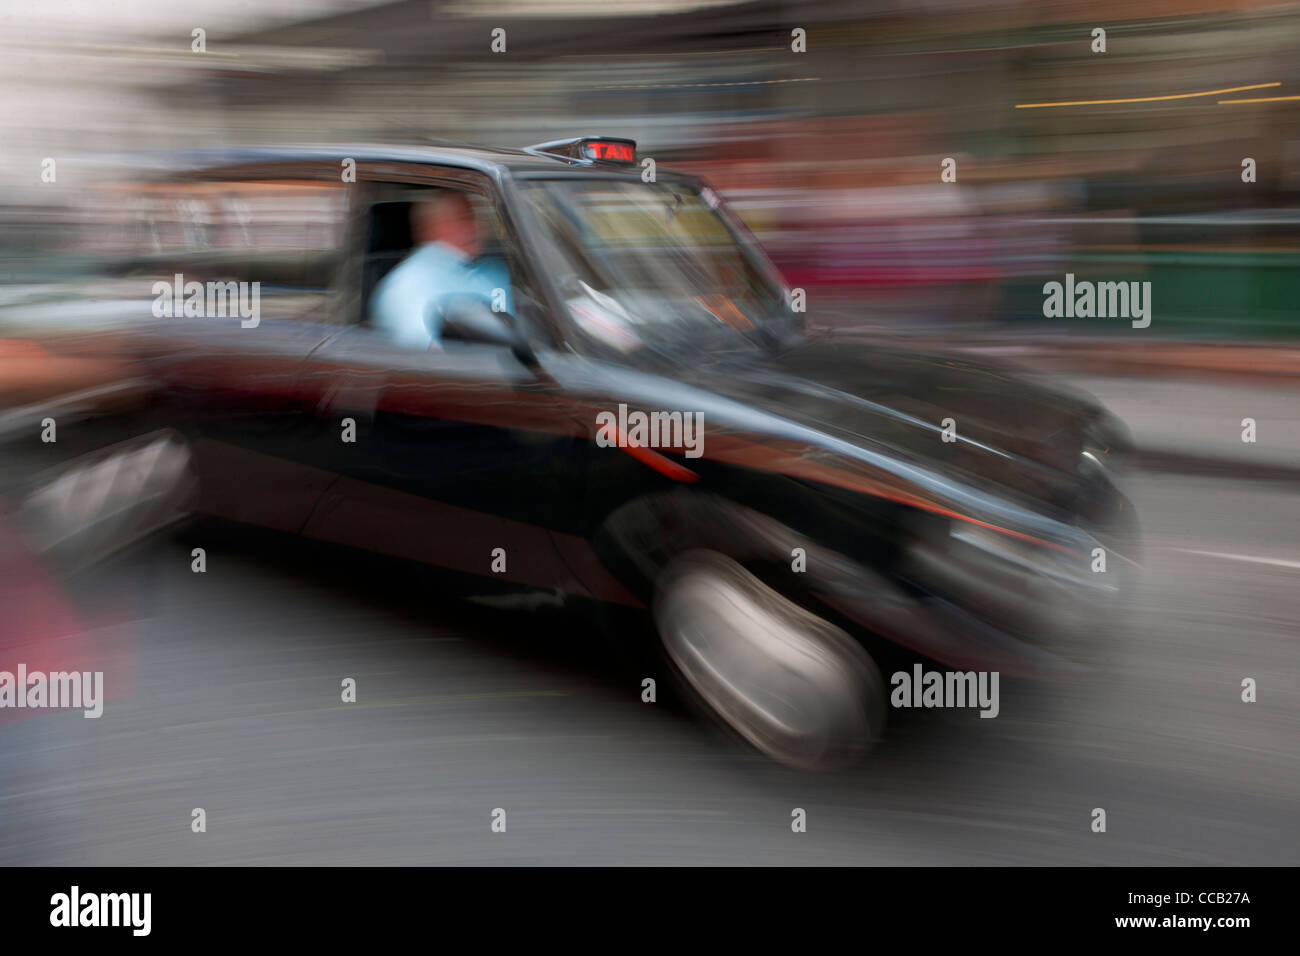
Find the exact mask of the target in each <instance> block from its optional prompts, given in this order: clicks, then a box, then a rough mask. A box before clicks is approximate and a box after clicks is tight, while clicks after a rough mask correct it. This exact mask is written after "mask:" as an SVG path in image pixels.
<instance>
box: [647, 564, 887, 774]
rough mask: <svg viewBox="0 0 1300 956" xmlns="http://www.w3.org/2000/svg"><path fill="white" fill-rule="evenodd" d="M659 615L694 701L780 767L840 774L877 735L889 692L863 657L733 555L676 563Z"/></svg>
mask: <svg viewBox="0 0 1300 956" xmlns="http://www.w3.org/2000/svg"><path fill="white" fill-rule="evenodd" d="M654 617H655V625H656V628H657V630H658V632H659V637H660V640H661V641H662V642H663V646H664V649H665V651H666V653H667V655H668V658H669V660H670V661H671V663H672V666H673V668H674V669H675V670H676V672H677V675H678V676H679V677H680V678H681V681H682V683H684V684H685V685H686V689H687V692H688V695H690V696H692V697H693V698H695V700H696V701H697V702H698V703H702V704H703V705H704V706H705V707H706V708H707V709H708V710H709V711H710V712H712V714H713V715H715V716H716V717H717V718H718V719H720V720H721V721H722V722H723V723H724V724H725V725H726V726H727V727H729V728H730V729H731V730H732V731H734V732H735V733H736V734H738V735H739V736H740V737H742V738H743V739H745V740H746V741H748V742H749V743H750V744H751V745H752V746H754V747H756V748H757V749H758V750H759V751H761V752H762V753H764V754H766V755H767V756H769V757H771V758H773V759H774V760H777V761H780V762H781V763H784V764H786V765H788V766H791V767H795V768H798V769H801V770H830V769H835V768H839V767H843V766H847V765H849V764H852V763H854V762H856V761H858V760H859V759H860V758H861V757H862V755H863V754H864V753H865V752H866V751H867V750H868V749H869V748H870V747H871V745H872V744H873V743H874V742H875V741H876V739H877V738H878V737H879V735H880V732H881V729H882V728H883V725H884V720H885V712H886V711H885V698H886V691H885V684H884V681H883V680H882V678H881V676H880V672H879V670H878V669H877V668H876V665H875V663H874V662H873V661H872V660H871V657H870V656H869V655H868V654H867V652H866V651H865V650H863V649H862V647H861V646H860V645H859V644H858V643H857V642H856V641H854V640H853V639H852V638H851V637H849V635H848V634H846V633H845V632H844V631H842V630H840V629H839V628H838V627H835V626H834V625H833V624H831V623H830V622H828V621H825V620H823V619H822V618H820V617H818V616H817V615H815V614H813V613H811V612H810V611H808V610H806V609H804V608H802V607H800V606H799V605H797V604H795V603H794V602H792V601H790V600H789V599H788V598H786V597H784V596H782V595H781V594H779V593H778V592H776V591H774V590H773V589H772V588H770V587H768V586H767V585H766V584H764V583H763V582H762V581H761V580H759V579H758V578H757V577H755V576H754V575H753V574H751V573H750V572H749V571H748V570H746V569H745V568H744V567H743V566H742V565H740V564H738V563H737V562H736V561H734V560H732V559H731V558H728V557H726V556H725V555H722V554H720V553H718V552H714V551H689V552H686V553H685V554H682V555H680V556H678V557H677V558H675V559H674V560H673V561H672V562H671V563H670V564H669V565H668V566H667V567H666V568H665V569H664V572H663V574H662V575H661V576H660V579H659V581H658V582H657V585H656V593H655V600H654Z"/></svg>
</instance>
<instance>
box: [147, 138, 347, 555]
mask: <svg viewBox="0 0 1300 956" xmlns="http://www.w3.org/2000/svg"><path fill="white" fill-rule="evenodd" d="M153 193H154V194H155V209H156V212H155V220H156V221H155V223H154V225H155V227H156V229H157V231H158V233H159V234H160V235H163V236H166V237H168V240H169V241H168V244H167V245H166V246H165V247H164V249H163V252H162V253H161V254H159V256H158V257H156V258H157V259H158V261H156V262H153V263H152V266H153V268H152V269H151V270H150V271H151V272H153V273H154V277H157V276H158V275H161V276H162V277H163V278H162V279H160V281H159V282H158V283H156V284H154V286H153V288H154V290H155V301H154V309H153V313H154V316H155V317H156V321H155V322H153V323H151V324H149V325H148V326H147V327H146V328H145V329H144V330H143V331H142V334H141V335H140V336H139V342H140V345H139V350H140V352H141V356H142V358H143V360H144V361H145V363H146V365H147V367H148V370H149V372H150V377H151V379H152V380H154V381H156V382H157V383H159V385H160V386H161V388H160V392H159V394H160V402H162V403H165V404H166V405H167V406H169V407H168V408H167V409H166V410H165V417H166V418H167V419H168V420H170V421H172V422H175V423H176V424H177V427H178V428H179V429H180V430H181V431H182V432H183V433H184V435H185V436H186V438H187V439H189V441H190V445H191V449H192V452H193V454H194V458H195V462H196V465H197V468H198V473H199V478H200V481H199V488H200V499H199V501H198V503H197V507H198V510H200V511H201V512H204V513H208V514H213V515H217V516H220V517H223V518H228V519H232V520H236V521H240V522H243V523H248V524H255V525H261V526H266V527H271V528H275V529H278V530H284V531H290V532H297V531H298V530H300V529H301V527H302V525H303V524H304V522H305V521H306V519H307V517H308V515H309V514H310V513H311V511H312V509H313V508H314V506H315V504H316V501H317V499H318V498H319V496H320V494H321V492H322V491H323V490H324V488H325V486H326V485H327V484H328V482H329V480H330V477H331V476H329V475H328V474H326V473H324V472H321V471H319V470H315V469H313V468H311V467H310V466H309V465H307V464H306V463H305V459H306V458H307V457H308V451H309V444H308V440H309V437H310V434H311V430H310V428H309V423H310V421H311V416H312V414H313V411H314V406H313V405H312V404H311V403H310V401H309V400H308V399H307V398H306V397H305V395H304V393H303V392H302V390H301V388H300V385H301V378H300V376H301V373H302V369H303V363H304V361H305V360H306V358H307V356H308V355H309V354H310V353H311V352H312V350H313V349H314V348H316V347H317V346H318V345H319V344H321V343H322V342H323V341H325V340H326V339H328V338H329V337H330V336H331V335H333V334H335V333H336V332H337V331H338V328H339V326H338V325H337V323H336V312H335V309H336V302H337V289H336V288H335V275H336V273H337V270H338V261H339V259H340V256H341V253H342V251H343V242H344V236H345V226H346V222H347V219H348V212H349V208H350V201H351V197H350V195H349V194H348V192H347V190H346V189H345V188H344V187H343V184H341V183H339V182H338V177H337V174H336V173H335V172H334V170H333V169H332V168H328V167H326V168H323V169H322V168H317V167H315V166H313V165H311V164H297V163H283V162H281V163H273V164H268V165H263V166H257V167H252V168H240V169H222V170H213V171H211V172H210V173H207V174H203V175H201V176H200V177H198V178H196V179H195V180H193V181H187V182H184V183H164V184H160V185H159V186H158V187H156V188H155V189H154V190H153ZM142 282H144V283H145V285H143V286H142V288H149V285H148V282H149V280H142ZM214 286H215V287H217V288H218V289H219V290H220V291H222V293H223V294H222V295H221V296H220V297H217V296H214V294H213V287H214ZM191 288H192V289H193V290H194V291H195V292H196V293H197V292H198V291H199V290H200V288H201V289H202V290H203V293H204V294H203V295H202V299H203V301H202V303H199V302H195V303H194V305H195V306H196V308H194V309H193V310H190V309H189V308H182V302H181V300H182V298H184V299H186V300H188V299H189V298H190V293H189V292H188V291H186V290H189V289H191ZM173 290H174V291H173ZM236 298H238V301H239V307H238V308H236V307H235V306H234V300H235V299H236ZM185 305H186V306H188V305H189V302H188V301H187V302H186V303H185ZM167 306H170V308H169V307H167ZM214 306H215V308H214ZM245 312H247V313H248V314H247V315H245V314H244V313H245ZM159 411H160V412H162V410H159Z"/></svg>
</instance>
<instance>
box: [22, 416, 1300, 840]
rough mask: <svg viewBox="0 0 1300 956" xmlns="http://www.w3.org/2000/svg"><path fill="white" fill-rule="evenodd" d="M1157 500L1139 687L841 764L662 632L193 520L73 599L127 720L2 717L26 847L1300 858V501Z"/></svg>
mask: <svg viewBox="0 0 1300 956" xmlns="http://www.w3.org/2000/svg"><path fill="white" fill-rule="evenodd" d="M1236 416H1237V411H1236V410H1233V412H1232V415H1230V416H1228V417H1229V418H1232V417H1236ZM1129 491H1130V494H1131V497H1133V499H1134V501H1135V503H1136V505H1137V508H1138V513H1139V515H1140V517H1141V520H1142V523H1143V527H1144V531H1145V543H1146V557H1145V568H1144V571H1143V574H1142V577H1141V580H1140V583H1139V586H1138V591H1137V593H1136V595H1135V608H1134V612H1133V615H1132V620H1131V626H1130V628H1129V629H1128V632H1127V635H1126V651H1125V659H1124V662H1123V665H1124V666H1123V667H1122V669H1121V671H1120V673H1119V675H1118V676H1117V677H1116V678H1115V679H1114V680H1112V681H1109V682H1105V683H1101V684H1088V685H1041V686H1033V687H1030V686H1023V685H1019V686H1017V685H1010V684H1008V683H1006V682H1004V684H1003V687H1002V701H1001V713H1000V715H999V716H998V718H997V719H994V720H987V719H979V718H978V716H977V712H976V711H973V710H968V711H942V710H930V711H893V712H892V713H891V716H890V721H891V723H890V727H889V732H888V735H887V737H886V739H885V740H884V741H883V742H882V744H881V745H880V746H879V747H878V749H877V750H876V751H875V752H874V753H873V754H872V755H871V756H870V758H869V759H868V760H867V761H866V762H864V763H863V764H862V765H861V766H860V767H857V768H854V769H852V770H850V771H845V772H841V773H836V774H830V775H807V774H800V773H796V772H793V771H789V770H786V769H784V768H781V767H779V766H776V765H773V764H770V763H768V762H767V761H765V760H764V759H763V758H760V757H758V756H755V755H752V754H750V753H748V752H746V751H744V750H742V749H740V748H738V747H737V746H735V745H734V744H732V743H731V742H730V741H729V740H726V739H724V738H723V737H721V736H720V735H719V734H718V733H716V732H715V731H714V730H712V729H711V728H709V727H708V726H707V724H705V723H702V722H701V721H700V720H698V719H696V718H695V717H693V716H692V715H691V714H690V713H689V712H688V711H687V710H686V709H685V708H684V707H682V706H681V705H680V704H678V703H676V702H675V701H674V700H673V699H672V696H671V695H670V694H667V693H664V694H661V696H660V699H659V700H658V701H657V702H655V703H645V702H643V701H642V699H641V679H642V678H643V677H644V676H649V675H651V674H653V673H655V671H654V668H655V667H656V666H657V665H656V663H655V659H654V657H653V655H652V654H649V653H648V652H645V651H644V650H642V649H639V648H638V645H639V643H640V642H642V641H643V640H644V637H645V636H644V634H643V633H642V632H641V631H640V630H638V629H637V628H635V627H633V626H628V627H626V628H623V629H619V630H617V631H616V632H615V634H614V635H612V636H607V635H606V634H605V633H602V632H600V631H599V630H598V629H597V628H596V627H595V626H594V623H593V621H592V619H591V618H590V616H589V615H588V614H587V613H585V611H584V609H580V608H571V607H567V608H566V607H555V606H552V604H551V603H550V602H549V601H547V600H544V599H543V600H539V601H537V602H536V606H535V607H533V608H531V609H529V608H503V607H499V606H484V604H483V603H482V602H466V601H464V600H462V599H461V597H462V595H461V593H460V592H459V591H458V590H457V589H456V588H447V587H437V586H435V585H434V584H431V583H430V581H429V580H428V578H427V577H425V576H424V575H421V574H416V573H406V572H404V571H402V570H401V569H394V568H393V567H391V566H389V565H380V564H376V563H374V562H373V561H371V560H368V559H366V558H365V557H364V556H363V557H360V558H358V559H353V560H345V559H343V558H342V557H339V556H336V555H334V554H332V553H322V552H320V551H319V549H316V548H314V547H304V546H300V545H297V544H294V543H292V542H291V543H287V544H285V543H278V542H275V541H272V540H268V539H265V538H262V537H260V536H259V537H254V538H240V537H235V536H230V535H228V534H225V533H222V532H220V531H219V530H218V529H212V528H207V527H195V528H188V529H183V530H181V531H178V532H176V533H174V534H172V535H169V536H167V537H165V538H163V539H162V540H158V541H154V542H151V543H148V544H147V545H145V546H142V547H137V548H136V549H134V550H133V551H131V552H129V553H127V554H125V555H122V556H119V557H117V558H115V559H114V560H112V561H110V562H106V563H105V564H103V565H101V566H99V567H97V568H94V569H91V570H89V571H84V572H82V573H80V574H78V575H77V576H76V577H75V578H73V579H72V580H70V581H69V582H68V584H67V586H68V593H69V594H70V595H71V597H72V599H73V600H74V601H75V603H76V606H77V607H78V608H79V609H80V610H81V611H83V612H84V613H85V614H86V616H87V617H88V618H91V619H94V620H96V621H99V622H101V623H104V629H103V630H102V632H101V633H100V634H99V639H100V640H99V646H100V647H107V648H108V653H109V655H110V657H111V665H112V666H111V669H110V671H109V676H110V679H113V680H116V681H118V686H117V689H116V690H117V693H116V694H113V689H112V688H110V694H112V696H111V697H110V700H109V701H108V703H107V704H106V706H105V710H104V715H103V717H102V718H100V719H98V720H87V719H84V718H83V717H82V716H81V714H80V713H67V712H63V713H41V714H39V715H36V716H30V715H28V716H26V717H25V719H22V720H18V721H14V722H8V723H5V724H0V754H3V760H2V761H0V860H3V861H5V862H6V863H10V864H64V865H108V864H115V865H138V864H157V865H229V864H253V865H259V864H289V865H297V864H344V865H347V864H404V865H411V864H417V865H418V864H483V863H517V864H710V863H713V864H755V863H759V864H992V865H998V864H1155V865H1163V864H1179V865H1206V864H1267V865H1272V864H1288V865H1295V864H1297V863H1300V839H1298V838H1297V837H1298V834H1300V822H1298V821H1297V816H1296V812H1295V808H1296V806H1297V800H1298V798H1300V744H1298V743H1297V734H1296V728H1297V727H1300V642H1298V641H1297V634H1298V633H1300V630H1298V629H1297V625H1296V622H1297V620H1298V619H1300V539H1298V538H1297V535H1296V529H1297V528H1300V496H1297V494H1296V493H1295V492H1296V489H1295V485H1294V484H1293V483H1288V482H1285V481H1259V480H1252V479H1250V478H1248V477H1230V476H1224V477H1206V476H1180V475H1177V474H1172V473H1167V472H1160V473H1154V472H1153V473H1140V474H1137V475H1135V476H1134V478H1133V481H1132V484H1131V487H1130V489H1129ZM195 546H203V547H205V548H206V549H207V560H208V569H207V571H206V572H205V573H203V574H195V573H193V572H192V571H191V569H190V549H191V548H192V547H195ZM105 622H107V623H105ZM349 677H350V678H353V679H355V681H356V687H357V700H356V702H355V703H344V702H343V701H342V700H341V690H340V688H341V682H342V681H343V679H344V678H349ZM1247 677H1250V678H1254V679H1255V680H1256V681H1257V682H1258V702H1256V703H1244V702H1242V700H1241V682H1242V680H1243V678H1247ZM1098 807H1100V808H1104V809H1105V810H1106V814H1107V829H1106V832H1104V833H1095V832H1093V831H1092V829H1091V823H1092V819H1093V817H1092V811H1093V810H1094V808H1098ZM194 808H203V809H204V811H205V812H206V821H207V829H206V832H204V833H195V832H193V831H192V829H191V819H192V816H191V814H192V811H193V809H194ZM498 808H499V809H502V810H504V811H505V814H506V830H505V832H504V833H498V832H493V830H492V828H491V823H492V815H493V811H494V810H496V809H498ZM795 808H802V809H803V810H805V811H806V814H807V832H804V833H794V832H792V830H791V814H792V811H793V810H794V809H795Z"/></svg>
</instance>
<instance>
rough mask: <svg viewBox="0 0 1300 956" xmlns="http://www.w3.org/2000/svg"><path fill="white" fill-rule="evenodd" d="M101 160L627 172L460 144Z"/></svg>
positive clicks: (173, 153) (238, 150)
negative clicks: (348, 162)
mask: <svg viewBox="0 0 1300 956" xmlns="http://www.w3.org/2000/svg"><path fill="white" fill-rule="evenodd" d="M100 159H102V160H105V161H109V162H114V163H124V164H128V165H133V166H136V167H140V166H144V167H149V168H156V169H165V170H171V171H174V172H178V173H181V172H186V171H199V170H204V169H214V170H215V169H222V168H229V167H236V166H245V165H257V164H259V163H291V162H341V161H342V160H344V159H354V160H356V161H357V162H358V163H379V162H389V163H392V162H397V163H422V164H434V165H446V166H458V167H463V168H466V169H474V170H477V171H479V172H484V173H492V172H498V171H501V170H508V171H510V172H525V173H526V172H563V171H565V170H573V171H575V172H576V171H582V172H594V173H596V174H601V173H605V172H624V173H625V172H628V171H629V170H627V169H625V168H623V169H620V168H619V167H610V166H604V165H600V164H590V163H584V162H580V161H576V160H572V159H568V158H566V157H563V156H552V155H547V154H543V153H535V152H529V151H527V150H523V149H494V148H491V147H478V146H468V145H459V144H457V145H441V144H439V145H431V146H420V145H410V146H392V145H375V144H352V145H337V146H250V147H219V148H211V149H185V150H170V151H157V152H151V153H149V156H148V158H147V159H146V160H145V161H144V162H141V161H140V160H141V158H140V157H139V156H135V157H132V156H128V155H117V156H112V157H100Z"/></svg>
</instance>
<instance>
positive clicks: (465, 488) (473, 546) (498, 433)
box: [303, 167, 586, 591]
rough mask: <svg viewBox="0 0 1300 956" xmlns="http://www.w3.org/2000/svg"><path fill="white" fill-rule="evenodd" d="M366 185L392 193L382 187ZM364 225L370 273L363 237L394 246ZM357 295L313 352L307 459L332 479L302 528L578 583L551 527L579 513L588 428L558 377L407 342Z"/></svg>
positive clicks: (464, 564) (490, 353)
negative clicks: (346, 324) (375, 321)
mask: <svg viewBox="0 0 1300 956" xmlns="http://www.w3.org/2000/svg"><path fill="white" fill-rule="evenodd" d="M394 182H395V183H397V184H401V183H402V180H396V181H390V184H392V183H394ZM408 182H419V183H422V184H425V185H432V186H435V187H440V188H446V187H448V186H454V187H458V188H465V187H467V186H468V187H470V188H475V189H478V190H481V191H482V195H483V196H484V197H486V198H487V199H488V200H489V201H491V202H493V203H498V202H499V197H497V196H496V195H495V194H494V193H493V192H492V184H491V183H490V182H489V181H488V180H487V177H483V176H480V175H478V174H473V173H470V172H469V171H464V170H437V169H430V168H428V167H421V168H420V170H419V171H418V172H413V173H412V175H411V179H410V180H409V181H408ZM373 199H374V202H375V203H376V204H381V203H386V202H388V200H387V199H386V198H385V194H384V192H383V191H382V190H376V191H375V193H374V194H373ZM504 221H505V220H504V218H503V222H504ZM359 231H360V233H361V234H360V235H359V236H358V237H357V240H356V241H357V243H358V246H359V247H360V248H362V250H363V254H362V255H361V256H359V257H358V258H359V259H360V261H359V262H358V263H357V269H356V271H358V273H359V274H364V273H365V270H366V267H367V263H366V262H365V256H364V250H365V249H375V248H381V249H382V255H384V256H388V257H391V256H392V249H391V248H390V244H385V243H378V244H376V243H373V242H367V240H366V239H365V238H364V236H365V234H366V232H367V230H366V229H365V228H362V229H361V230H359ZM502 238H503V239H504V240H505V246H506V247H507V248H509V249H510V250H511V252H510V255H511V258H510V261H511V273H512V282H513V283H514V284H515V286H516V288H517V289H519V290H521V297H523V298H527V296H526V294H524V293H523V291H522V290H524V289H526V287H527V284H528V277H527V273H526V267H525V266H523V265H521V264H520V258H521V257H520V255H519V254H518V252H517V250H515V248H514V246H513V243H512V241H511V238H510V236H509V235H508V234H507V235H506V236H504V237H502ZM363 298H364V297H363V296H358V299H359V300H361V299H363ZM364 304H365V303H364V302H362V301H359V302H358V310H357V312H358V315H357V318H358V321H357V324H355V325H354V326H352V327H350V328H348V329H347V330H346V331H344V332H342V333H340V334H339V335H337V336H335V337H333V338H331V339H330V340H329V341H327V342H326V343H325V344H323V345H322V346H321V347H319V348H318V349H316V350H315V351H314V352H313V353H312V355H311V356H310V358H309V360H308V363H307V367H306V371H305V378H304V387H305V390H306V391H307V392H308V393H309V394H311V395H313V396H315V399H314V400H315V403H316V439H315V447H314V461H313V463H314V464H315V465H316V466H317V467H319V468H321V469H323V470H326V471H328V472H329V473H331V474H333V475H336V476H337V479H336V480H335V481H334V483H333V484H332V485H331V486H330V487H329V489H328V490H327V492H326V493H325V495H324V497H323V498H322V500H321V502H320V504H319V506H318V507H317V509H316V512H315V513H314V514H313V516H312V518H311V520H310V521H309V522H308V524H307V525H306V527H305V528H304V532H303V533H304V534H306V535H307V536H309V537H313V538H317V539H319V540H323V541H330V542H335V543H340V544H346V545H350V546H355V547H360V548H365V549H368V550H373V551H380V552H383V553H386V554H390V555H393V556H396V557H401V558H407V559H411V560H416V561H421V562H424V563H428V564H432V565H438V566H441V567H444V568H449V569H453V570H456V571H461V572H467V573H471V574H481V575H491V576H494V577H498V578H500V579H504V580H507V581H512V582H516V583H520V584H527V585H531V586H536V587H544V588H559V589H563V590H578V591H581V586H580V585H578V584H577V583H576V581H575V579H574V577H573V575H572V574H571V573H570V572H569V570H568V567H567V565H566V564H565V562H564V560H563V559H562V557H561V555H560V553H559V551H558V550H557V546H556V543H555V538H554V536H553V534H552V533H553V532H559V533H561V534H564V533H566V532H568V531H571V530H573V529H575V528H576V526H577V523H578V522H579V521H580V519H581V497H582V487H581V472H580V470H579V465H580V461H581V456H580V454H579V451H580V449H581V447H582V445H583V444H585V441H586V433H585V431H584V429H583V426H582V424H581V423H580V422H579V421H578V420H577V419H576V418H575V417H574V414H573V410H572V408H571V407H570V405H569V403H568V402H567V401H566V400H565V397H564V396H563V394H561V392H560V390H559V389H558V386H556V385H555V383H554V381H553V380H551V379H550V377H549V376H548V375H546V374H545V372H544V370H543V369H540V368H537V367H530V366H528V365H525V364H524V363H523V362H522V361H521V360H520V359H519V357H517V356H516V355H515V354H513V352H512V350H511V349H510V348H509V347H508V346H505V345H500V344H494V343H485V342H468V341H455V342H447V343H445V348H444V349H443V350H437V349H435V350H431V351H423V350H413V349H410V348H406V347H403V346H401V345H399V344H397V343H396V342H395V341H394V340H392V339H391V338H389V337H388V336H387V335H386V334H385V333H383V332H381V331H379V330H377V329H374V328H372V327H370V326H368V325H366V324H363V323H362V322H361V318H362V316H363V315H364ZM498 549H500V550H498Z"/></svg>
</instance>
